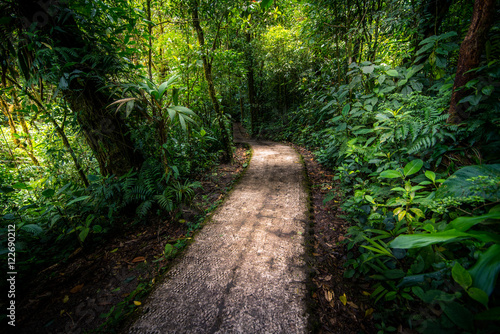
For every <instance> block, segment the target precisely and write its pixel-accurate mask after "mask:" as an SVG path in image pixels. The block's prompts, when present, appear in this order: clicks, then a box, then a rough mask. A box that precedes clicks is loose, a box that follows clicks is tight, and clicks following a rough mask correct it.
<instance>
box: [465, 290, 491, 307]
mask: <svg viewBox="0 0 500 334" xmlns="http://www.w3.org/2000/svg"><path fill="white" fill-rule="evenodd" d="M467 293H468V294H469V297H471V298H472V299H474V300H475V301H478V302H480V303H481V304H483V305H484V307H488V300H489V298H488V295H487V294H486V292H484V291H483V290H481V289H478V288H475V287H471V288H469V290H467Z"/></svg>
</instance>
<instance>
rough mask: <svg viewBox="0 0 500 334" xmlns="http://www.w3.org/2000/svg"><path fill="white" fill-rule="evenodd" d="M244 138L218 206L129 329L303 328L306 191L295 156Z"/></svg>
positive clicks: (271, 330) (297, 330) (237, 131)
mask: <svg viewBox="0 0 500 334" xmlns="http://www.w3.org/2000/svg"><path fill="white" fill-rule="evenodd" d="M234 137H235V141H240V142H248V143H249V144H250V145H251V146H252V149H253V157H252V160H251V162H250V166H249V167H248V169H247V171H246V173H245V175H244V176H243V177H242V179H241V180H240V182H239V183H238V184H237V185H236V186H235V188H234V189H233V191H232V192H231V193H230V194H229V197H228V198H227V200H226V201H225V203H224V204H222V205H221V207H219V208H218V209H217V211H216V212H215V213H214V215H213V216H212V218H211V219H210V221H209V222H208V223H207V224H206V225H205V226H204V227H203V229H202V230H201V231H200V232H199V233H198V234H197V235H196V237H195V242H193V243H192V244H191V245H190V246H188V249H187V250H186V252H185V253H184V254H183V256H182V257H181V259H180V260H179V261H178V263H177V264H176V265H175V266H174V267H173V268H172V269H171V270H170V271H169V272H168V273H167V274H166V278H165V280H164V281H163V282H162V283H159V287H158V288H156V290H155V291H154V292H153V293H152V294H151V297H150V298H149V299H148V300H147V301H146V303H145V305H144V309H143V312H144V313H143V314H142V315H141V316H140V317H139V319H138V320H137V321H136V322H135V323H134V324H133V325H132V326H131V327H130V329H129V333H148V334H153V333H305V332H306V331H307V314H306V303H305V296H306V284H305V282H306V263H305V260H304V254H305V246H304V234H305V227H306V217H307V216H306V211H307V204H306V201H307V194H306V190H305V187H304V172H303V165H302V163H301V161H300V157H299V155H298V154H297V153H296V152H295V151H294V150H293V149H292V148H291V147H288V146H285V145H282V144H279V143H274V142H265V141H252V140H247V139H245V138H244V137H243V135H242V132H241V128H240V127H239V126H238V125H236V126H235V128H234Z"/></svg>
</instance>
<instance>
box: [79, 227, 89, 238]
mask: <svg viewBox="0 0 500 334" xmlns="http://www.w3.org/2000/svg"><path fill="white" fill-rule="evenodd" d="M89 232H90V228H88V227H84V228H82V230H81V231H80V234H78V238H79V239H80V241H81V242H84V241H85V239H86V238H87V236H88V235H89Z"/></svg>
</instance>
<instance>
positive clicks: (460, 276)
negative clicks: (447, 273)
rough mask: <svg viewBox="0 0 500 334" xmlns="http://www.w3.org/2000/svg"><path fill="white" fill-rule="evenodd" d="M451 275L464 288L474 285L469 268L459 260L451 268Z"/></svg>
mask: <svg viewBox="0 0 500 334" xmlns="http://www.w3.org/2000/svg"><path fill="white" fill-rule="evenodd" d="M451 276H452V277H453V279H454V280H455V282H457V283H458V284H459V285H460V286H461V287H462V288H463V289H464V290H467V288H469V287H470V286H471V285H472V277H471V275H470V274H469V272H468V271H467V270H465V268H464V267H462V265H461V264H460V263H458V262H455V265H454V266H453V268H452V269H451Z"/></svg>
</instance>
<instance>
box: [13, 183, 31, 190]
mask: <svg viewBox="0 0 500 334" xmlns="http://www.w3.org/2000/svg"><path fill="white" fill-rule="evenodd" d="M12 188H14V189H28V188H29V186H28V185H26V183H23V182H17V183H14V184H13V185H12Z"/></svg>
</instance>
